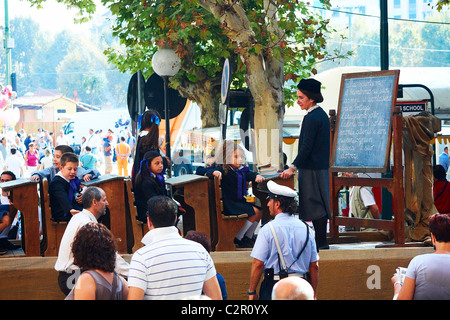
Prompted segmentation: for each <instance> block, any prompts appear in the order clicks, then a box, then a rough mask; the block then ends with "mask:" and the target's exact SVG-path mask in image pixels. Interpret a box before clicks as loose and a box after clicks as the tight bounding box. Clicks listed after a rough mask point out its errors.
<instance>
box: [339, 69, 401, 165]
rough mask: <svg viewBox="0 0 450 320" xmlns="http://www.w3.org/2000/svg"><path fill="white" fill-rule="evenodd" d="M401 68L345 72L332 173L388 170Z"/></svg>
mask: <svg viewBox="0 0 450 320" xmlns="http://www.w3.org/2000/svg"><path fill="white" fill-rule="evenodd" d="M399 74H400V71H399V70H384V71H374V72H358V73H347V74H343V75H342V80H341V88H340V93H339V104H338V113H337V122H336V133H335V135H334V139H333V146H332V150H331V159H330V171H332V172H387V171H388V169H389V163H390V161H389V159H390V150H391V142H392V113H393V111H394V107H395V104H396V101H397V91H398V79H399Z"/></svg>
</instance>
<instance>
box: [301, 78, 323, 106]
mask: <svg viewBox="0 0 450 320" xmlns="http://www.w3.org/2000/svg"><path fill="white" fill-rule="evenodd" d="M321 85H322V84H321V83H320V81H317V80H316V79H312V78H309V79H302V80H300V82H299V83H298V85H297V89H298V90H300V91H301V92H303V93H304V94H305V95H306V96H307V97H308V98H310V99H313V100H314V101H315V102H316V103H320V102H322V101H323V96H322V93H321V92H320V87H321Z"/></svg>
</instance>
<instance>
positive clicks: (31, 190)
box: [0, 179, 40, 257]
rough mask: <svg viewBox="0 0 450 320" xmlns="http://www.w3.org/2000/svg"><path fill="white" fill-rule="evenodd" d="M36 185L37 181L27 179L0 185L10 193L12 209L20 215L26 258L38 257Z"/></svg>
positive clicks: (37, 201)
mask: <svg viewBox="0 0 450 320" xmlns="http://www.w3.org/2000/svg"><path fill="white" fill-rule="evenodd" d="M37 184H38V182H37V181H31V180H28V179H19V180H13V181H8V182H3V183H0V188H2V190H5V191H12V197H11V199H12V200H11V201H12V202H13V204H14V207H15V208H16V209H17V210H20V212H21V213H22V216H23V230H22V237H23V239H24V244H25V249H24V251H25V255H26V256H27V257H38V256H40V240H39V210H38V205H39V200H38V193H37Z"/></svg>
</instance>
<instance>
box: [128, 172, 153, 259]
mask: <svg viewBox="0 0 450 320" xmlns="http://www.w3.org/2000/svg"><path fill="white" fill-rule="evenodd" d="M125 198H126V202H127V206H126V213H127V216H126V219H127V243H128V246H127V247H128V252H129V253H134V252H135V251H136V250H138V249H139V248H142V247H143V246H144V244H143V243H142V242H141V240H142V238H143V237H144V235H145V234H146V233H147V231H148V226H147V224H145V223H142V222H141V221H139V220H138V219H137V209H136V206H135V205H134V193H133V191H132V183H131V179H125Z"/></svg>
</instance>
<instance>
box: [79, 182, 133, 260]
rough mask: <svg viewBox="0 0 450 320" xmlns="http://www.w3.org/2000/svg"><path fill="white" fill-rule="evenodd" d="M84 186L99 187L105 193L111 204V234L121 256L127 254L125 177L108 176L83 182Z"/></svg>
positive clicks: (109, 207) (109, 206)
mask: <svg viewBox="0 0 450 320" xmlns="http://www.w3.org/2000/svg"><path fill="white" fill-rule="evenodd" d="M82 184H83V185H84V186H86V187H92V186H95V187H99V188H101V189H103V191H104V192H105V194H106V199H107V200H108V203H109V205H108V209H109V212H110V219H111V226H110V227H111V233H112V234H113V235H114V237H115V239H116V240H117V242H116V246H117V251H118V252H119V253H121V254H125V253H127V226H126V214H125V190H124V177H122V176H118V175H114V174H107V175H102V176H100V177H99V178H97V179H94V180H92V181H89V182H82Z"/></svg>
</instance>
